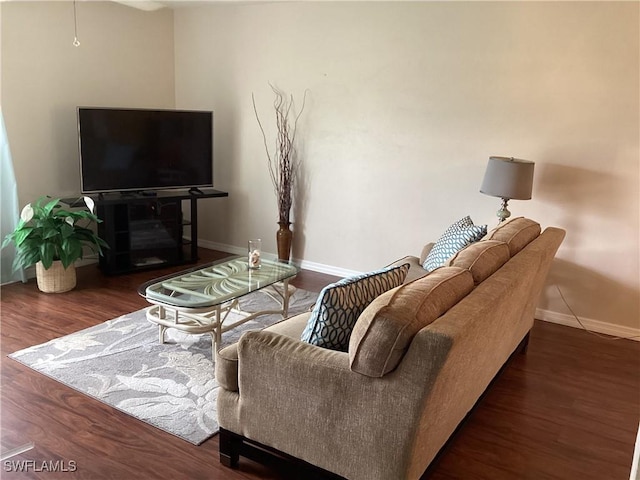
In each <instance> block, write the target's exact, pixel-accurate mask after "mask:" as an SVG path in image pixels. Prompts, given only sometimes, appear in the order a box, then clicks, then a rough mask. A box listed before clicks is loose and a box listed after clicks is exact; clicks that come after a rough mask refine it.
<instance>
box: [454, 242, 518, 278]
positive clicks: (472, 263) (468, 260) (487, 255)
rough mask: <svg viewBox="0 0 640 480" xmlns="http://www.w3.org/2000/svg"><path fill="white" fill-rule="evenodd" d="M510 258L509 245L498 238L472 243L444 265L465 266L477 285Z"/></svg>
mask: <svg viewBox="0 0 640 480" xmlns="http://www.w3.org/2000/svg"><path fill="white" fill-rule="evenodd" d="M509 258H511V254H510V252H509V246H508V245H507V244H506V243H505V242H500V241H498V240H482V241H481V242H476V243H472V244H471V245H469V246H468V247H465V248H463V249H462V250H460V251H459V252H458V253H456V254H455V255H454V256H453V257H451V258H450V259H449V260H448V261H447V263H445V265H446V266H452V267H460V268H466V269H467V270H469V271H470V272H471V275H473V282H474V283H475V284H476V285H478V284H480V283H481V282H483V281H484V280H486V279H487V278H489V277H490V276H491V275H493V274H494V273H495V272H496V270H498V269H499V268H500V267H501V266H502V265H504V264H505V263H507V262H508V261H509Z"/></svg>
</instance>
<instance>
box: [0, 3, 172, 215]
mask: <svg viewBox="0 0 640 480" xmlns="http://www.w3.org/2000/svg"><path fill="white" fill-rule="evenodd" d="M0 8H1V9H2V111H3V114H4V118H5V123H6V127H7V135H8V137H9V143H10V146H11V152H12V157H13V162H14V167H15V174H16V180H17V182H18V194H19V197H20V203H21V204H25V203H27V202H29V201H32V200H34V199H36V198H38V197H39V196H41V195H45V194H50V195H66V194H74V193H77V192H78V191H79V189H80V173H79V163H78V134H77V127H76V107H77V106H80V105H85V106H129V107H165V108H166V107H173V106H174V92H175V88H174V70H173V69H174V59H173V12H172V11H171V10H161V11H158V12H153V13H147V12H141V11H139V10H135V9H132V8H129V7H125V6H123V5H117V4H115V3H111V2H77V19H78V38H79V40H80V43H81V44H80V46H79V47H78V48H76V47H74V46H73V45H72V42H73V38H74V24H73V3H72V2H66V1H65V2H11V3H2V4H1V6H0Z"/></svg>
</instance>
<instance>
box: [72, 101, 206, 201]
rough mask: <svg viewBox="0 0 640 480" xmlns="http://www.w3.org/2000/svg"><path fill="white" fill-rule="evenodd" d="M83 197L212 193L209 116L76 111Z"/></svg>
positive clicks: (198, 113) (201, 113)
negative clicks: (181, 191) (201, 190)
mask: <svg viewBox="0 0 640 480" xmlns="http://www.w3.org/2000/svg"><path fill="white" fill-rule="evenodd" d="M77 113H78V115H77V117H78V144H79V150H80V179H81V191H82V193H102V192H141V193H143V192H147V191H148V192H153V191H156V190H164V189H179V188H184V189H186V188H189V189H191V188H199V187H213V112H210V111H193V110H190V111H187V110H150V109H125V108H94V107H78V109H77Z"/></svg>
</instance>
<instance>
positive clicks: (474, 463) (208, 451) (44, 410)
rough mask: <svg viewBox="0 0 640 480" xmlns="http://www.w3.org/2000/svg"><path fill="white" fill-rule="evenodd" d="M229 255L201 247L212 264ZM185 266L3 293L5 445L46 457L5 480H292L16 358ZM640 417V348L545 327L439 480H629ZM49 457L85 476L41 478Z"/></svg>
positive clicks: (128, 305)
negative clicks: (229, 459)
mask: <svg viewBox="0 0 640 480" xmlns="http://www.w3.org/2000/svg"><path fill="white" fill-rule="evenodd" d="M224 255H226V254H223V253H221V252H213V251H209V250H201V260H202V261H207V260H211V259H215V258H220V257H222V256H224ZM180 269H181V268H180V267H178V268H172V269H164V270H153V271H147V272H140V273H135V274H131V275H124V276H117V277H105V276H104V275H102V274H101V273H100V272H99V270H98V269H97V266H93V265H92V266H87V267H82V268H80V269H78V287H77V288H76V289H75V290H73V291H72V292H68V293H64V294H58V295H51V294H50V295H47V294H41V293H39V292H38V290H37V287H36V285H35V280H32V281H30V282H28V283H27V284H13V285H8V286H4V287H2V289H1V290H0V299H1V302H0V319H1V320H0V321H1V323H0V333H1V341H0V353H1V357H0V361H1V370H0V373H1V387H2V389H1V397H0V399H1V406H2V409H1V413H0V415H1V418H0V426H1V435H0V449H1V450H2V452H3V453H4V452H6V451H8V450H10V449H12V448H16V447H18V446H21V445H24V444H26V443H27V442H33V443H34V444H35V448H34V449H32V450H30V451H28V452H25V453H23V454H20V455H18V456H16V457H13V458H12V459H11V460H13V461H20V460H32V461H34V463H33V464H32V465H33V466H32V467H31V468H30V471H29V472H15V471H11V470H12V468H11V467H12V465H15V463H14V464H11V463H7V462H6V461H5V462H2V465H0V477H1V478H3V479H27V478H28V479H55V478H64V479H71V478H77V479H110V478H113V479H212V480H213V479H232V480H233V479H258V478H263V479H278V478H281V477H280V475H279V474H278V472H277V471H274V470H272V469H269V468H266V467H263V466H261V465H258V464H255V463H253V462H250V461H248V460H245V459H241V463H240V465H241V467H240V469H239V470H230V469H228V468H226V467H223V466H222V465H221V464H220V463H219V462H218V454H217V453H218V439H217V437H213V438H211V439H210V440H207V441H206V442H205V443H203V444H202V445H200V446H197V447H196V446H193V445H191V444H189V443H187V442H185V441H184V440H181V439H179V438H176V437H174V436H172V435H170V434H167V433H164V432H162V431H160V430H158V429H156V428H154V427H151V426H149V425H147V424H145V423H143V422H141V421H139V420H136V419H134V418H132V417H130V416H128V415H126V414H124V413H121V412H119V411H118V410H115V409H113V408H111V407H108V406H106V405H104V404H102V403H101V402H98V401H96V400H93V399H91V398H89V397H87V396H85V395H83V394H81V393H78V392H76V391H75V390H73V389H70V388H68V387H65V386H64V385H62V384H60V383H58V382H56V381H54V380H51V379H49V378H48V377H45V376H44V375H41V374H39V373H36V372H34V371H32V370H30V369H28V368H26V367H24V366H22V365H20V364H19V363H18V362H15V361H13V360H11V359H8V358H6V355H8V354H10V353H13V352H15V351H17V350H20V349H22V348H25V347H28V346H31V345H36V344H39V343H42V342H45V341H47V340H50V339H53V338H57V337H60V336H62V335H65V334H68V333H72V332H75V331H78V330H80V329H83V328H86V327H89V326H92V325H95V324H98V323H100V322H103V321H105V320H108V319H111V318H114V317H117V316H119V315H122V314H124V313H128V312H131V311H134V310H137V309H140V308H143V307H145V306H146V305H147V304H146V302H145V300H144V299H143V298H141V297H139V296H138V295H137V293H136V288H137V287H138V285H140V284H141V283H143V282H145V281H147V280H150V279H152V278H155V277H158V276H160V275H164V274H167V273H170V271H172V270H173V271H176V270H180ZM335 280H336V278H335V277H331V276H328V275H323V274H319V273H314V272H309V271H303V272H301V273H300V275H298V277H297V278H296V280H295V282H294V283H295V284H296V285H297V286H298V287H300V288H305V289H308V290H313V291H320V290H321V288H322V287H323V286H324V285H326V284H327V283H330V282H332V281H335ZM639 420H640V343H639V342H633V341H629V340H617V341H611V340H608V339H603V338H599V337H596V336H594V335H590V334H588V333H586V332H583V331H580V330H577V329H573V328H569V327H563V326H559V325H553V324H549V323H545V322H536V324H535V327H534V329H533V331H532V335H531V341H530V343H529V349H528V353H527V354H526V355H519V356H517V358H516V359H515V361H514V362H513V363H512V364H511V365H510V366H509V368H507V370H506V371H505V373H504V375H503V376H502V377H501V378H500V379H499V380H498V381H497V382H496V383H495V385H494V387H493V388H492V389H491V390H490V391H489V393H488V395H487V396H486V397H485V399H484V400H483V401H482V403H481V404H480V405H479V408H478V409H477V410H476V411H475V412H474V414H473V415H472V416H471V418H470V420H469V422H468V423H467V424H466V425H465V427H464V428H463V429H462V431H461V432H460V434H459V435H458V436H457V437H456V438H455V440H454V442H453V443H452V445H451V448H450V449H448V450H447V452H446V454H445V455H444V456H443V457H442V459H441V461H440V462H439V463H438V464H437V466H436V468H435V469H434V470H433V472H432V474H431V476H430V477H429V478H431V479H434V480H435V479H437V480H442V479H492V480H501V479H504V480H511V479H535V480H540V479H559V480H567V479H576V480H577V479H579V480H589V479H593V480H605V479H607V480H609V479H610V480H617V479H620V480H628V478H629V471H630V466H631V459H632V455H633V447H634V441H635V435H636V432H637V429H638V421H639ZM371 441H372V442H373V441H375V439H371ZM43 462H45V463H47V465H54V466H56V465H57V466H58V468H64V469H67V470H71V469H73V470H75V471H73V472H57V473H54V472H49V471H40V472H37V471H36V470H37V469H39V470H43V469H42V466H43V465H42V464H43ZM55 462H58V463H55ZM45 467H46V465H45ZM390 480H393V479H390Z"/></svg>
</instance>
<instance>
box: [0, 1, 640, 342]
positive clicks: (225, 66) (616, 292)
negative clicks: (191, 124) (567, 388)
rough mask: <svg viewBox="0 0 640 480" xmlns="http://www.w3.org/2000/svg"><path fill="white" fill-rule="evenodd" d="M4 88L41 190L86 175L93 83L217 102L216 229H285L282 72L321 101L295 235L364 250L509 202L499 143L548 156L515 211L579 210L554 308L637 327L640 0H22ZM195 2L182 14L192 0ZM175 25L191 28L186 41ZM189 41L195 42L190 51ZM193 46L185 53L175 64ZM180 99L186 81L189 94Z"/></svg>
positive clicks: (213, 232) (106, 89) (222, 241)
mask: <svg viewBox="0 0 640 480" xmlns="http://www.w3.org/2000/svg"><path fill="white" fill-rule="evenodd" d="M0 12H1V21H2V76H1V89H2V90H1V93H2V109H3V113H4V116H5V121H6V124H7V129H8V134H9V140H10V142H11V148H12V151H13V157H14V162H15V169H16V175H17V180H18V184H19V192H20V197H21V202H22V203H25V202H26V201H29V200H32V199H33V198H34V197H36V196H38V195H40V194H42V193H52V194H55V193H59V194H63V193H71V192H75V191H77V189H78V187H79V174H78V158H77V147H76V142H77V137H76V132H75V107H76V105H83V104H84V105H123V106H139V107H171V106H174V105H175V106H177V107H179V108H198V109H209V108H210V109H213V110H214V111H215V147H214V148H215V175H216V186H217V187H218V188H221V189H225V190H228V191H229V192H230V197H229V198H228V199H222V200H220V199H216V200H209V201H203V202H201V218H200V221H201V224H202V225H203V227H202V231H201V235H200V236H201V237H202V238H203V240H205V242H208V244H209V245H211V246H222V247H228V248H231V249H233V248H238V249H240V248H242V246H244V245H245V243H246V240H247V239H248V238H249V237H257V236H260V237H262V238H263V241H264V246H265V249H266V250H267V251H270V252H274V251H275V239H274V236H275V229H276V224H275V222H276V219H277V212H276V207H275V198H274V196H273V192H272V189H271V185H270V183H269V178H268V173H267V169H266V164H265V154H264V151H263V145H262V140H261V137H260V133H259V130H258V128H257V124H256V121H255V118H254V116H253V111H252V108H251V93H252V92H254V93H255V94H256V98H257V103H258V108H259V111H260V113H261V116H262V119H263V122H264V123H265V124H266V126H267V127H268V128H269V129H271V131H272V129H273V122H272V116H271V114H272V110H271V106H270V105H271V101H272V95H271V92H270V90H269V87H268V82H272V83H274V84H275V85H277V86H279V87H281V88H283V89H285V90H286V91H288V92H291V93H293V94H294V95H295V97H296V99H297V102H298V105H299V103H300V100H301V98H302V95H303V93H304V91H305V90H307V91H308V93H307V108H306V111H305V113H304V115H303V117H302V121H301V124H300V131H299V140H300V143H299V148H300V153H301V156H302V159H303V165H304V176H303V182H302V187H301V194H300V195H299V196H298V204H297V206H296V207H295V209H294V220H295V226H294V229H295V232H296V233H295V244H294V254H295V256H296V257H297V258H299V259H303V260H304V262H305V263H304V264H305V266H307V267H310V268H316V269H318V270H325V271H336V272H339V271H341V270H343V271H363V270H368V269H372V268H376V267H378V266H381V265H384V264H386V263H388V262H390V261H392V260H394V259H396V258H397V257H399V256H402V255H405V254H408V253H415V254H417V253H418V252H419V251H420V248H421V246H422V244H423V243H425V242H426V241H430V240H435V239H436V238H437V237H438V235H439V234H440V233H441V231H442V230H443V229H444V228H445V227H446V226H447V225H448V224H449V223H451V222H452V221H453V220H455V219H457V218H459V217H461V216H463V215H467V214H470V215H471V216H472V218H473V219H474V220H475V221H476V223H489V224H490V226H491V225H493V224H494V223H495V217H494V216H493V215H494V211H495V210H496V209H497V207H498V205H499V200H498V199H495V198H491V197H487V196H484V195H482V194H480V193H478V188H479V184H480V181H481V179H482V175H483V173H484V168H485V165H486V162H487V158H488V157H489V156H490V155H513V156H517V157H521V158H526V159H530V160H534V161H535V162H536V180H535V186H534V198H533V200H531V201H526V202H524V201H520V202H518V201H514V202H511V210H512V212H513V213H514V215H526V216H529V217H532V218H535V219H537V220H539V221H540V222H541V223H542V224H543V226H547V225H557V226H560V227H563V228H566V229H567V232H568V233H567V239H566V241H565V243H564V244H563V246H562V247H561V250H560V252H559V254H558V260H557V261H556V264H555V266H554V269H553V272H552V275H551V277H550V282H549V287H548V289H547V291H546V294H545V297H544V298H543V300H542V304H541V310H540V315H541V316H544V317H545V318H548V319H550V320H553V321H559V322H563V323H572V322H573V320H572V319H571V317H570V315H569V313H570V312H569V310H568V308H567V307H566V306H565V305H564V304H563V303H562V301H561V299H560V298H559V296H558V292H557V290H556V288H555V286H556V285H558V286H560V288H561V289H562V291H563V293H564V295H565V297H566V299H567V301H568V302H569V304H570V305H571V307H572V308H573V309H574V311H575V312H576V313H577V314H578V315H580V316H581V317H582V319H583V320H584V321H585V322H586V324H587V326H590V327H591V328H594V329H599V330H601V331H607V329H610V330H611V333H616V332H617V333H623V334H624V333H627V332H632V333H633V332H635V333H636V334H637V332H638V327H639V325H638V323H639V317H640V312H639V308H640V285H639V282H640V272H639V270H640V269H639V262H640V260H639V254H638V246H639V238H638V236H639V230H640V227H639V217H640V208H639V196H640V188H639V184H640V178H639V177H640V172H639V164H640V159H639V155H640V153H639V139H638V135H639V133H638V132H639V129H640V126H639V119H638V115H639V114H638V111H639V102H640V100H639V95H638V90H639V78H638V77H639V74H638V72H639V70H640V66H639V60H638V59H639V47H638V38H639V36H640V35H639V26H638V25H639V23H640V22H639V20H640V19H639V15H640V14H639V5H638V3H637V2H629V3H624V2H621V3H610V2H584V3H582V2H567V3H560V2H544V3H542V2H540V3H539V2H495V3H484V2H468V3H467V2H434V3H429V2H422V3H420V2H407V3H397V2H395V3H381V2H354V3H334V2H326V3H325V2H318V3H314V2H301V3H288V2H285V3H274V4H241V5H224V4H217V5H204V6H198V7H183V8H179V9H177V10H176V11H175V12H172V11H170V10H166V9H165V10H160V11H157V12H142V11H138V10H135V9H131V8H127V7H124V6H122V5H117V4H111V3H101V2H97V3H93V2H78V21H79V37H80V41H81V42H82V45H81V46H80V48H78V49H75V48H73V46H72V45H71V41H72V40H73V16H72V15H73V12H72V7H71V3H70V2H51V3H44V2H42V3H22V2H11V3H2V4H1V7H0ZM174 19H175V21H174ZM174 40H175V41H174ZM174 48H175V63H174ZM174 66H175V70H174ZM174 99H175V102H174Z"/></svg>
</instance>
